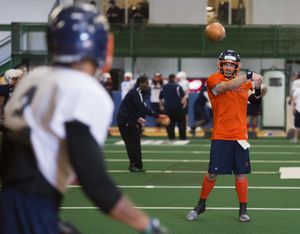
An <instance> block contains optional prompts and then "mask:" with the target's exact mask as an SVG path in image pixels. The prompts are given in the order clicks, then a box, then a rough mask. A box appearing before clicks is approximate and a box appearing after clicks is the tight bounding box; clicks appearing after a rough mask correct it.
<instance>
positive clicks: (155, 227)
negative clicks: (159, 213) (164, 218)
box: [141, 219, 169, 234]
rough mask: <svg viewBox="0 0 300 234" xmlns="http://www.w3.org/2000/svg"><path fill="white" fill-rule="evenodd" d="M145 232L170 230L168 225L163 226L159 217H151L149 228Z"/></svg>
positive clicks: (157, 232) (163, 232)
mask: <svg viewBox="0 0 300 234" xmlns="http://www.w3.org/2000/svg"><path fill="white" fill-rule="evenodd" d="M141 233H143V234H168V233H169V231H168V229H167V228H166V227H164V226H162V225H161V224H160V222H159V220H158V219H151V220H150V223H149V225H148V227H147V229H146V230H145V231H143V232H141Z"/></svg>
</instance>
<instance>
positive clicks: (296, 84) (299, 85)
mask: <svg viewBox="0 0 300 234" xmlns="http://www.w3.org/2000/svg"><path fill="white" fill-rule="evenodd" d="M297 88H300V79H296V80H294V81H293V83H292V89H291V94H292V95H293V93H294V91H295V90H296V89H297Z"/></svg>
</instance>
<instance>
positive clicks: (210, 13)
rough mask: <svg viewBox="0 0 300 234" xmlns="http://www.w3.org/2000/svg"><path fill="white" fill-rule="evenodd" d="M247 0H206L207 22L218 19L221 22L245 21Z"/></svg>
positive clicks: (241, 23)
mask: <svg viewBox="0 0 300 234" xmlns="http://www.w3.org/2000/svg"><path fill="white" fill-rule="evenodd" d="M247 1H248V0H208V1H207V8H206V13H207V23H211V22H215V21H218V22H220V23H222V24H225V25H226V24H234V25H243V24H245V23H246V7H245V3H246V2H247Z"/></svg>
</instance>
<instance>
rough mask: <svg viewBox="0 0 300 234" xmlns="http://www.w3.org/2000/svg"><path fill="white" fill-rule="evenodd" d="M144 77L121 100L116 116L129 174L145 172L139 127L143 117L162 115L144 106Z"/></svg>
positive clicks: (146, 89) (146, 81) (145, 78)
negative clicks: (126, 156) (126, 155)
mask: <svg viewBox="0 0 300 234" xmlns="http://www.w3.org/2000/svg"><path fill="white" fill-rule="evenodd" d="M149 91H150V90H149V83H148V78H147V77H146V76H141V77H139V78H138V79H137V81H136V85H135V87H134V88H133V89H131V90H130V91H129V92H128V93H127V95H126V96H125V98H124V99H123V101H122V103H121V106H120V109H119V111H118V114H117V124H118V127H119V130H120V133H121V137H122V139H123V140H124V142H125V145H126V150H127V154H128V158H129V162H130V164H129V168H128V170H129V171H131V172H145V170H144V169H143V162H142V152H141V134H140V133H141V127H142V126H143V125H145V123H146V120H145V116H146V115H149V116H152V117H154V118H161V117H164V115H160V114H158V113H155V112H153V111H152V110H150V109H149V108H148V107H147V106H146V104H145V96H146V95H147V94H148V93H149Z"/></svg>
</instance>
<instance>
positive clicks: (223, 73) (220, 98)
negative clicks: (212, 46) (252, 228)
mask: <svg viewBox="0 0 300 234" xmlns="http://www.w3.org/2000/svg"><path fill="white" fill-rule="evenodd" d="M240 65H241V64H240V56H239V55H238V54H237V53H236V52H235V51H233V50H226V51H224V52H222V53H221V54H220V56H219V61H218V68H219V72H217V73H214V74H212V75H211V76H210V77H209V78H208V80H207V88H208V95H209V98H210V101H211V104H212V111H213V131H212V137H211V139H212V142H211V151H210V152H211V153H210V162H209V167H208V173H207V175H206V176H205V177H204V179H203V182H202V190H201V193H200V199H199V202H198V204H197V206H196V207H195V208H194V209H193V210H191V211H190V212H189V213H188V214H187V220H190V221H192V220H196V219H197V218H198V216H199V215H200V214H201V213H203V212H204V211H205V207H206V200H207V198H208V195H209V193H210V192H211V190H212V189H213V188H214V185H215V182H216V179H217V176H218V175H221V174H222V175H225V174H230V175H231V174H232V173H233V174H234V175H235V188H236V192H237V196H238V199H239V202H240V209H239V220H240V221H241V222H248V221H250V217H249V216H248V214H247V201H248V198H247V195H248V181H247V177H246V174H248V173H250V172H251V167H250V160H249V147H250V144H249V143H248V142H247V140H248V136H247V103H248V101H249V102H251V103H253V104H254V103H255V104H256V105H259V103H260V102H261V96H262V95H261V85H262V83H263V78H262V76H261V75H259V74H256V73H254V72H248V73H247V74H245V75H238V71H239V70H240ZM251 81H254V83H255V93H254V94H251V95H250V96H248V91H249V90H250V89H251V87H252V84H251Z"/></svg>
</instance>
